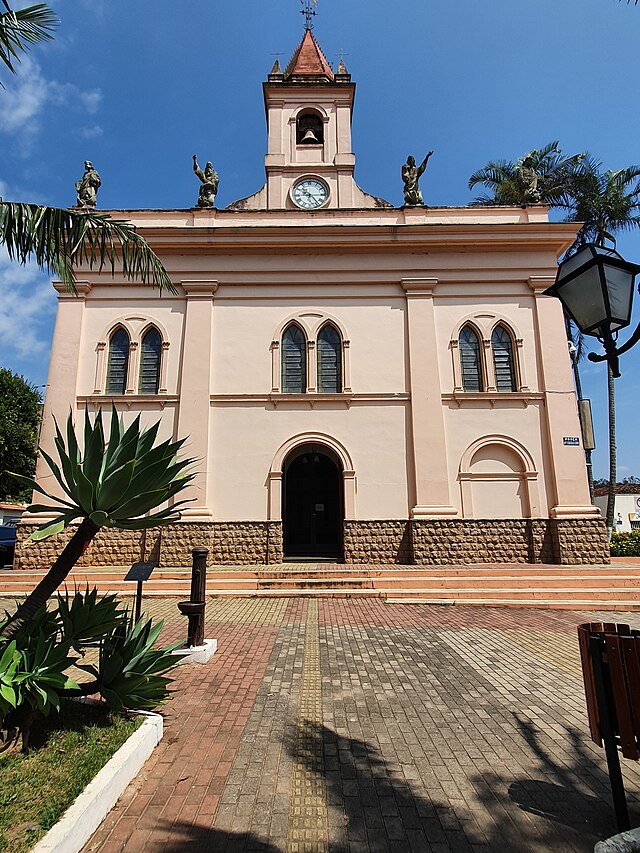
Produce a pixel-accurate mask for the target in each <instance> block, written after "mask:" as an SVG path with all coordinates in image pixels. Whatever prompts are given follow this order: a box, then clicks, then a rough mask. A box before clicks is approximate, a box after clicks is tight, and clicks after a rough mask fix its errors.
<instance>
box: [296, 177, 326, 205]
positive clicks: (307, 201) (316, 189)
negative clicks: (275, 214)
mask: <svg viewBox="0 0 640 853" xmlns="http://www.w3.org/2000/svg"><path fill="white" fill-rule="evenodd" d="M291 198H292V199H293V202H294V204H296V205H297V206H298V207H301V208H302V209H303V210H314V209H315V208H317V207H322V205H323V204H324V203H325V202H326V201H327V199H328V198H329V187H328V186H327V185H326V184H325V183H324V181H320V180H318V178H303V180H301V181H298V183H297V184H295V186H294V187H293V189H292V190H291Z"/></svg>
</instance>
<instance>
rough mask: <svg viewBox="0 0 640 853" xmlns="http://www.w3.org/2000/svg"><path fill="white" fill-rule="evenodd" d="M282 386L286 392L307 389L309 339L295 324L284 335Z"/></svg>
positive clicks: (294, 392) (296, 392)
mask: <svg viewBox="0 0 640 853" xmlns="http://www.w3.org/2000/svg"><path fill="white" fill-rule="evenodd" d="M281 358H282V363H281V387H282V391H283V393H284V394H304V393H305V392H306V390H307V339H306V338H305V335H304V332H303V331H302V329H301V328H300V327H299V326H296V325H295V324H294V325H292V326H289V327H288V328H287V329H286V330H285V332H284V334H283V336H282V347H281Z"/></svg>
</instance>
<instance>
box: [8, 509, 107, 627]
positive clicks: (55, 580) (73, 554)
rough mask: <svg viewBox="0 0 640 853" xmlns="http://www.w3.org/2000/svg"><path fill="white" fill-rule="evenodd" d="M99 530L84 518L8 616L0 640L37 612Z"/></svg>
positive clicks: (88, 519) (89, 520)
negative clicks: (41, 576) (56, 556)
mask: <svg viewBox="0 0 640 853" xmlns="http://www.w3.org/2000/svg"><path fill="white" fill-rule="evenodd" d="M98 530H100V528H99V527H98V525H97V524H94V522H93V521H91V519H90V518H84V519H83V520H82V522H81V523H80V525H79V526H78V529H77V530H76V532H75V533H74V534H73V536H72V537H71V539H70V540H69V541H68V543H67V545H66V547H65V549H64V551H63V552H62V554H60V556H59V557H58V559H57V560H56V561H55V563H54V564H53V566H52V567H51V568H50V569H49V571H48V572H47V574H46V575H45V576H44V577H43V578H42V580H41V581H40V583H39V584H38V585H37V587H36V588H35V589H34V590H33V591H32V592H30V593H29V595H28V596H27V597H26V599H25V600H24V601H23V602H22V604H20V605H19V607H18V609H17V610H16V612H15V613H14V614H13V616H11V618H10V619H9V621H8V622H7V624H6V625H5V627H4V628H3V629H2V631H1V632H0V639H1V640H10V639H11V638H12V637H13V636H15V634H17V632H18V631H19V630H20V628H21V627H22V626H23V625H25V624H26V623H27V622H29V620H30V619H32V618H33V616H34V615H35V614H36V613H37V612H38V610H39V609H40V608H41V607H42V605H43V604H45V603H46V602H47V600H48V599H49V598H50V597H51V596H52V595H53V593H54V592H55V591H56V590H57V589H58V587H59V586H60V584H62V583H63V582H64V580H65V578H66V577H67V575H68V574H69V572H70V571H71V569H72V568H73V567H74V566H75V564H76V563H77V562H78V560H79V559H80V557H81V556H82V554H83V553H84V550H85V548H86V547H87V545H88V544H89V542H91V540H92V539H93V537H94V536H95V535H96V533H97V532H98Z"/></svg>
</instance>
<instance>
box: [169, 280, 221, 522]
mask: <svg viewBox="0 0 640 853" xmlns="http://www.w3.org/2000/svg"><path fill="white" fill-rule="evenodd" d="M180 284H181V286H182V288H183V289H184V291H185V293H186V309H185V319H184V336H183V342H182V381H181V386H180V408H179V411H178V430H177V434H178V438H184V437H186V436H188V441H187V452H188V454H189V456H192V457H194V458H195V459H196V463H195V466H194V467H195V470H196V472H197V474H196V478H195V480H193V482H192V483H190V484H189V486H188V487H187V488H186V489H185V490H184V492H182V493H181V495H180V497H181V498H182V497H184V498H187V499H192V500H193V503H192V504H191V505H190V506H188V508H187V509H185V510H183V511H182V515H183V517H184V518H185V520H189V521H208V520H210V519H212V518H213V511H212V509H211V507H210V506H209V493H210V471H209V470H208V468H207V465H208V461H209V458H210V456H209V431H210V426H211V417H210V414H211V400H210V398H211V367H212V365H211V356H212V335H213V296H214V294H215V292H216V290H217V289H218V282H217V281H181V282H180Z"/></svg>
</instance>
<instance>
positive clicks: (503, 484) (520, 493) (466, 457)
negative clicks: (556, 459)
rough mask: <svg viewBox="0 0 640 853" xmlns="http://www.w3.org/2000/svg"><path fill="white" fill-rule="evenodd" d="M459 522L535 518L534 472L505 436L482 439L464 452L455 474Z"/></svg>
mask: <svg viewBox="0 0 640 853" xmlns="http://www.w3.org/2000/svg"><path fill="white" fill-rule="evenodd" d="M458 479H459V482H460V493H461V501H462V515H463V518H539V517H540V500H539V490H538V472H537V471H536V468H535V465H534V463H533V458H532V457H531V454H530V453H529V452H528V451H527V449H526V448H525V447H523V446H522V445H521V444H520V443H519V442H517V441H515V440H514V439H512V438H509V437H508V436H502V435H491V436H484V437H483V438H480V439H478V440H477V441H475V442H473V444H471V445H470V446H469V447H468V448H467V450H466V451H465V452H464V454H463V456H462V459H461V462H460V472H459V474H458Z"/></svg>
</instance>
